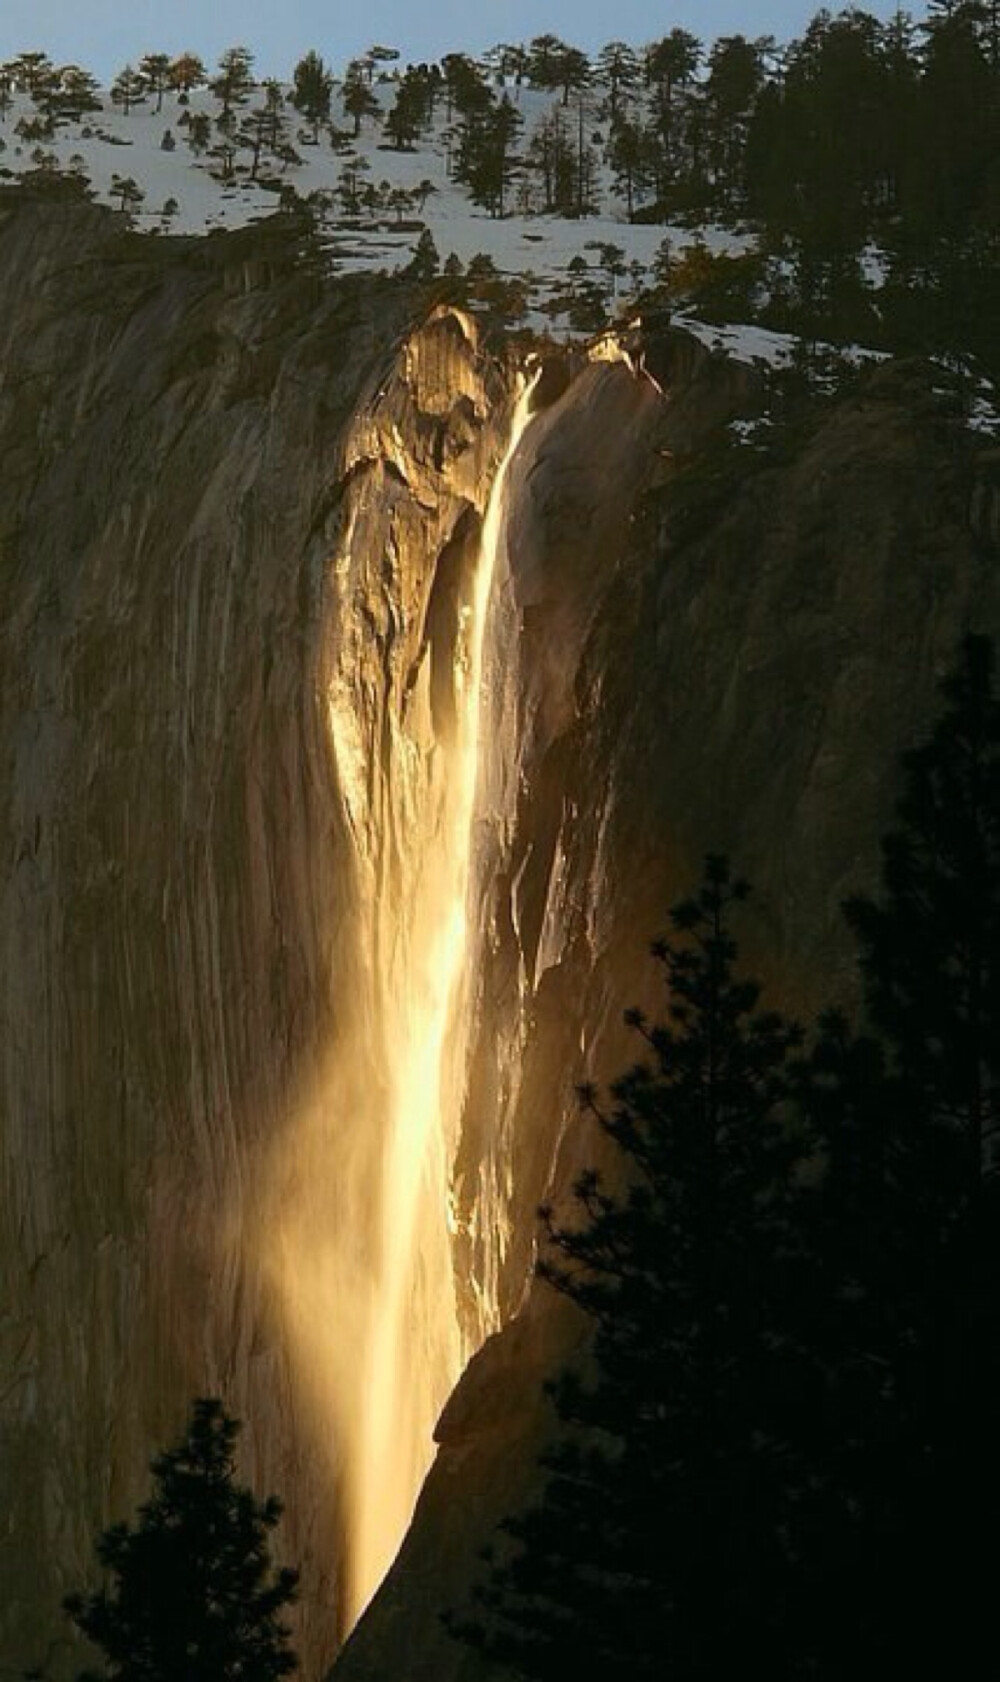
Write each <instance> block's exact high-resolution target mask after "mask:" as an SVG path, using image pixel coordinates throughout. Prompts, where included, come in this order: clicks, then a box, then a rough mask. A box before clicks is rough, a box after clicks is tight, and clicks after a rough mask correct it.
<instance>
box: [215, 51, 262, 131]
mask: <svg viewBox="0 0 1000 1682" xmlns="http://www.w3.org/2000/svg"><path fill="white" fill-rule="evenodd" d="M252 72H253V53H252V52H251V51H250V49H249V48H248V47H227V48H226V50H225V52H224V53H223V54H222V55H221V57H220V59H219V74H218V75H217V76H216V77H215V78H214V80H213V81H212V83H211V84H210V85H211V89H212V92H213V93H214V94H215V97H216V99H218V100H220V101H221V103H222V116H223V117H224V118H228V117H229V116H230V115H231V113H232V108H233V106H234V105H245V104H246V101H247V97H248V95H249V93H250V89H251V87H252V86H253V75H252Z"/></svg>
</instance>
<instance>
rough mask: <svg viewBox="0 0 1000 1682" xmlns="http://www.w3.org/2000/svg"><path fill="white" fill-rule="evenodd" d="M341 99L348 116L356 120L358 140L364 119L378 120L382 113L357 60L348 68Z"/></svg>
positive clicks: (355, 134) (355, 133)
mask: <svg viewBox="0 0 1000 1682" xmlns="http://www.w3.org/2000/svg"><path fill="white" fill-rule="evenodd" d="M341 98H342V100H343V105H344V110H345V111H346V112H347V115H348V116H349V117H353V118H354V138H355V140H356V139H357V138H358V136H359V134H360V133H361V122H362V118H364V117H372V118H374V119H376V120H377V119H378V116H379V111H380V107H379V102H378V100H377V98H376V97H375V95H374V94H373V93H372V90H371V88H370V86H369V85H368V82H367V81H366V80H365V76H364V71H363V68H362V65H361V64H360V62H359V61H358V60H357V59H353V60H352V62H351V63H350V64H349V65H348V66H347V74H346V75H345V77H344V86H343V89H342V92H341Z"/></svg>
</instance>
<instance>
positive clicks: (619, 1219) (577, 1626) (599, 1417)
mask: <svg viewBox="0 0 1000 1682" xmlns="http://www.w3.org/2000/svg"><path fill="white" fill-rule="evenodd" d="M745 892H746V890H745V887H744V885H743V884H741V883H739V882H736V881H733V880H732V878H731V876H730V873H729V870H728V867H727V866H726V864H725V861H724V860H721V859H714V858H713V859H709V860H708V862H707V868H706V874H705V879H704V882H703V885H702V887H701V889H700V891H699V893H698V894H697V896H696V898H695V899H693V900H691V901H688V902H685V903H684V904H683V905H680V906H678V907H676V908H675V910H674V912H673V913H672V919H671V920H672V925H673V932H672V934H671V936H670V937H669V938H668V939H665V940H663V941H661V942H658V943H657V945H656V947H655V948H654V951H655V953H656V956H657V958H658V960H659V962H660V964H661V965H662V968H663V971H664V976H665V979H666V982H667V986H668V989H669V1011H668V1020H667V1023H666V1024H665V1025H663V1026H658V1027H652V1028H651V1027H649V1026H648V1025H647V1024H646V1022H645V1021H644V1019H643V1018H642V1016H641V1015H640V1014H638V1013H636V1012H633V1013H630V1017H629V1020H630V1021H631V1022H632V1025H633V1026H634V1027H635V1029H636V1030H637V1032H638V1033H639V1034H640V1035H641V1036H642V1038H643V1041H644V1044H645V1047H646V1051H647V1057H648V1060H647V1061H646V1062H643V1063H641V1064H639V1065H637V1066H636V1067H635V1068H634V1069H633V1070H631V1072H630V1073H628V1074H627V1075H625V1076H624V1078H623V1079H621V1080H620V1081H618V1082H617V1084H616V1085H615V1087H614V1088H613V1093H614V1097H615V1104H614V1107H613V1108H612V1109H611V1110H610V1111H609V1112H608V1111H606V1110H605V1109H604V1108H602V1107H601V1106H600V1104H599V1103H598V1101H597V1098H596V1096H595V1094H594V1092H593V1090H592V1089H590V1088H587V1089H585V1090H584V1093H583V1097H584V1102H585V1104H586V1106H587V1108H588V1109H589V1110H590V1111H591V1112H592V1114H593V1115H594V1116H595V1117H596V1119H597V1122H598V1124H599V1126H600V1128H601V1130H602V1131H603V1133H604V1134H605V1135H606V1137H607V1138H608V1140H609V1141H610V1142H611V1144H612V1145H613V1146H615V1147H616V1148H617V1151H618V1153H620V1166H621V1179H622V1180H623V1181H624V1185H623V1186H621V1187H619V1185H611V1184H609V1182H608V1181H607V1180H606V1179H605V1177H604V1176H602V1175H601V1174H599V1173H597V1172H596V1171H592V1172H588V1173H586V1174H584V1175H583V1176H582V1177H581V1178H580V1180H579V1182H578V1183H577V1186H576V1188H575V1197H576V1212H575V1217H574V1218H573V1219H572V1220H566V1221H565V1222H564V1221H563V1220H561V1219H560V1218H558V1217H557V1216H556V1214H555V1213H554V1212H553V1211H552V1210H551V1209H549V1210H545V1211H543V1220H544V1229H545V1243H544V1248H543V1254H542V1260H541V1263H540V1269H539V1270H540V1272H541V1274H542V1277H543V1278H544V1279H546V1280H547V1281H548V1282H549V1283H550V1284H551V1285H552V1286H554V1287H555V1289H556V1290H558V1291H559V1292H561V1293H562V1294H563V1295H565V1296H566V1297H568V1298H569V1299H570V1301H571V1302H573V1303H575V1304H576V1305H577V1306H578V1307H579V1308H581V1309H582V1310H583V1311H584V1313H585V1314H586V1315H587V1316H589V1317H590V1319H591V1320H592V1322H593V1325H594V1338H593V1348H592V1364H591V1367H590V1369H589V1370H588V1369H587V1368H586V1367H585V1368H583V1369H582V1370H572V1371H568V1372H567V1373H565V1374H564V1375H563V1376H562V1377H561V1378H560V1379H559V1381H558V1382H557V1384H556V1385H555V1386H554V1389H553V1395H554V1400H555V1405H556V1410H557V1413H558V1415H559V1421H560V1433H559V1436H558V1437H557V1440H556V1442H555V1445H554V1446H553V1447H552V1448H551V1449H550V1450H549V1452H548V1453H547V1454H546V1456H545V1457H544V1460H543V1469H544V1470H545V1472H546V1473H547V1483H546V1485H545V1489H544V1493H543V1495H542V1498H541V1500H540V1502H539V1504H538V1505H537V1506H536V1507H534V1508H533V1509H531V1510H529V1511H528V1512H527V1513H525V1514H523V1515H521V1516H520V1517H518V1518H515V1519H512V1520H510V1521H509V1522H508V1524H507V1526H506V1530H507V1532H508V1534H509V1537H510V1538H512V1542H513V1545H512V1546H511V1545H509V1544H508V1546H507V1547H506V1548H504V1549H503V1550H502V1551H500V1552H499V1553H498V1555H497V1557H496V1558H495V1560H494V1562H493V1565H492V1569H491V1573H490V1576H489V1578H488V1580H487V1581H486V1583H485V1584H484V1585H483V1586H482V1588H481V1590H480V1593H479V1596H478V1603H479V1611H478V1612H477V1613H475V1614H473V1616H472V1617H467V1618H465V1619H464V1620H463V1619H460V1618H455V1619H452V1620H451V1625H452V1628H453V1630H454V1631H455V1633H457V1634H458V1635H459V1636H460V1637H461V1638H462V1639H465V1640H467V1641H470V1642H473V1643H476V1644H477V1645H479V1646H481V1647H483V1648H484V1649H485V1650H486V1652H487V1654H488V1656H489V1657H490V1658H492V1659H496V1660H498V1661H499V1662H501V1663H502V1664H505V1665H509V1666H510V1667H511V1668H512V1669H513V1670H514V1671H515V1673H516V1674H518V1675H522V1676H527V1677H534V1678H538V1679H548V1678H557V1677H558V1678H560V1679H562V1678H564V1677H567V1676H573V1677H580V1678H585V1679H589V1678H594V1679H596V1678H598V1677H600V1678H603V1679H607V1678H614V1679H616V1678H626V1677H627V1678H629V1679H630V1682H645V1679H646V1678H648V1679H650V1682H652V1679H653V1678H656V1679H657V1682H660V1679H661V1678H663V1677H664V1676H677V1677H685V1678H686V1677H712V1678H715V1677H722V1676H725V1675H727V1674H729V1673H730V1669H731V1667H732V1666H733V1665H735V1664H737V1663H741V1662H744V1661H745V1659H746V1656H747V1654H757V1655H760V1656H763V1655H765V1654H766V1656H767V1673H768V1675H769V1676H771V1677H772V1678H781V1677H786V1676H791V1675H792V1674H794V1673H795V1672H794V1670H793V1661H792V1657H791V1655H790V1654H789V1652H788V1651H786V1649H785V1645H784V1644H785V1643H786V1641H787V1636H788V1626H789V1620H788V1619H787V1616H786V1608H785V1603H786V1599H787V1597H788V1595H789V1591H790V1587H791V1585H792V1583H793V1574H792V1569H791V1562H790V1561H789V1560H788V1559H787V1558H786V1557H785V1554H784V1548H783V1540H782V1538H783V1535H784V1533H785V1530H786V1528H787V1522H788V1518H789V1514H790V1512H791V1511H792V1509H793V1508H794V1504H795V1500H796V1498H797V1496H798V1495H799V1494H800V1493H801V1491H802V1489H803V1488H804V1487H805V1484H806V1482H807V1468H806V1466H805V1463H804V1461H803V1455H802V1450H801V1446H800V1444H799V1435H800V1426H799V1424H798V1423H797V1421H798V1420H799V1419H800V1418H801V1416H802V1414H803V1412H808V1409H809V1406H810V1403H811V1401H812V1400H813V1397H814V1392H815V1387H816V1379H815V1373H814V1370H813V1363H812V1362H811V1359H810V1357H809V1355H808V1354H807V1352H806V1351H805V1348H804V1344H803V1341H802V1337H801V1328H802V1325H803V1322H804V1320H805V1318H806V1315H807V1308H806V1299H807V1296H808V1287H807V1283H806V1282H807V1280H808V1278H809V1271H808V1269H807V1268H806V1267H805V1266H804V1258H803V1257H802V1255H801V1254H800V1246H799V1242H798V1236H797V1234H798V1232H799V1228H800V1225H801V1223H800V1221H799V1219H798V1215H797V1208H798V1203H799V1200H800V1198H801V1196H802V1195H803V1193H801V1192H800V1190H799V1188H798V1186H797V1183H796V1171H797V1168H798V1165H799V1162H800V1160H801V1157H802V1147H801V1146H800V1145H799V1144H797V1143H796V1141H795V1139H794V1138H793V1137H792V1135H791V1134H790V1133H789V1132H788V1131H787V1130H786V1129H785V1128H784V1127H783V1126H782V1125H781V1124H780V1121H779V1114H778V1112H779V1107H780V1104H781V1100H782V1098H783V1096H784V1095H785V1094H786V1091H787V1089H788V1077H787V1065H788V1059H789V1054H790V1052H791V1050H792V1048H793V1047H794V1046H795V1045H796V1044H797V1042H798V1038H799V1036H798V1032H797V1030H796V1029H795V1028H794V1027H792V1026H790V1025H789V1024H788V1023H786V1022H784V1021H783V1020H782V1019H781V1018H779V1017H778V1016H776V1015H773V1014H767V1015H763V1014H759V1013H758V1012H757V1003H758V989H757V987H756V986H755V984H753V983H752V982H748V981H743V980H740V979H738V978H737V976H736V975H735V973H734V964H735V959H736V947H735V944H734V942H733V940H732V937H731V934H730V930H729V918H730V913H731V911H732V909H733V907H734V906H735V905H737V904H738V903H739V902H740V901H741V900H742V899H743V898H744V896H745Z"/></svg>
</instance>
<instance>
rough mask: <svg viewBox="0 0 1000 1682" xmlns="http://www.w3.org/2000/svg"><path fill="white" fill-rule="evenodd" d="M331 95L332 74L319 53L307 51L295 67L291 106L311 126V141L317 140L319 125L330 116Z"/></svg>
mask: <svg viewBox="0 0 1000 1682" xmlns="http://www.w3.org/2000/svg"><path fill="white" fill-rule="evenodd" d="M332 94H333V72H332V71H330V70H328V69H327V67H326V65H325V64H324V62H323V60H322V59H321V58H320V56H319V53H317V52H315V51H312V50H311V51H309V52H307V53H306V54H305V56H304V57H303V58H300V59H299V62H298V64H297V65H296V66H295V73H294V86H293V88H292V104H293V105H294V106H295V109H296V110H297V111H301V112H302V115H303V116H304V117H305V119H306V121H307V122H310V123H311V124H312V130H313V140H314V141H318V140H319V129H320V124H321V123H325V122H326V120H327V118H328V117H329V115H330V101H331V98H332Z"/></svg>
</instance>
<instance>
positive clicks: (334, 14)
mask: <svg viewBox="0 0 1000 1682" xmlns="http://www.w3.org/2000/svg"><path fill="white" fill-rule="evenodd" d="M819 4H820V0H816V3H815V4H810V3H808V0H756V3H754V0H676V3H675V4H671V5H669V6H665V5H662V4H659V5H658V4H654V3H652V0H475V3H473V0H423V4H421V3H420V0H416V3H415V0H362V3H360V4H354V5H348V4H344V3H343V0H340V3H338V0H332V3H331V0H277V3H276V0H172V3H171V4H170V5H169V6H165V5H164V4H163V0H0V60H2V59H4V58H10V57H12V56H13V55H14V54H15V53H17V52H21V51H23V50H25V49H31V48H42V49H44V50H45V51H46V52H48V53H49V54H50V55H51V56H52V58H54V59H55V60H56V61H57V62H58V63H69V62H72V63H78V64H83V65H85V66H86V68H87V69H89V70H92V71H93V72H94V73H95V74H96V75H98V76H99V77H101V78H102V79H106V78H107V77H108V76H109V75H110V74H112V73H113V72H114V71H116V70H118V69H120V68H121V66H122V65H123V64H124V63H125V62H126V61H127V60H131V61H133V62H134V61H135V60H136V59H137V58H138V57H140V56H141V55H142V54H143V53H144V52H169V53H177V52H180V51H182V50H183V49H184V48H186V47H190V48H191V49H192V50H193V51H195V52H197V53H200V55H201V57H202V58H204V59H205V60H206V62H207V63H214V61H215V59H216V58H217V57H218V54H219V53H220V52H221V51H222V49H223V48H224V47H228V46H233V45H235V44H237V43H239V44H240V45H246V46H249V47H250V48H251V49H252V50H253V51H254V53H255V54H256V60H257V62H256V70H257V74H258V75H261V76H267V75H274V76H279V77H282V78H287V77H289V76H290V74H291V70H292V67H293V65H294V64H295V62H296V60H297V59H299V58H300V57H301V56H302V54H303V53H304V52H305V51H306V50H307V49H308V48H310V47H315V48H316V50H317V51H318V52H320V53H321V54H322V55H323V57H324V58H325V59H327V60H328V62H330V63H332V65H333V67H334V69H335V70H339V69H340V68H341V67H342V66H343V64H344V62H345V61H346V60H347V59H348V58H351V57H353V56H355V55H356V54H357V53H359V52H363V51H364V49H365V48H366V47H368V46H370V45H371V44H372V43H373V42H375V41H379V42H382V43H383V44H384V45H386V46H393V47H397V48H399V50H400V52H401V54H402V56H403V58H404V60H405V59H413V60H420V59H431V58H439V57H440V56H441V54H442V53H445V52H476V51H481V50H482V49H484V48H486V47H489V46H492V45H494V43H496V42H497V41H526V40H529V39H530V38H531V37H532V36H533V35H541V34H543V33H547V32H550V31H551V33H553V34H555V35H559V36H561V37H562V38H563V39H564V40H567V41H571V42H572V43H573V44H574V45H575V46H580V47H583V48H586V49H587V50H592V49H594V48H596V47H599V46H602V45H603V44H604V42H606V41H608V40H612V39H616V40H625V41H629V42H631V43H633V44H634V45H636V46H639V45H642V44H643V43H644V42H645V41H649V40H654V39H656V38H657V37H658V36H660V35H664V34H666V33H667V32H668V31H669V30H670V29H672V28H674V27H676V26H678V25H679V26H681V27H683V28H685V29H690V30H691V31H692V32H693V33H694V34H696V35H698V36H699V37H700V38H701V39H702V40H712V39H714V38H715V37H716V36H717V35H726V34H736V33H741V34H744V35H751V36H756V35H764V34H771V35H775V36H777V37H778V39H779V40H787V39H790V38H791V37H793V36H795V35H797V34H799V33H801V31H802V29H803V27H804V25H805V24H806V23H807V22H808V21H809V19H810V17H812V15H813V14H814V13H815V12H816V11H817V10H818V9H819ZM836 9H838V7H837V4H836V0H831V10H836ZM864 9H865V10H867V11H871V12H874V13H875V14H876V15H877V16H880V17H888V16H889V15H890V14H891V13H892V12H893V11H895V9H896V7H895V4H894V3H884V0H883V3H880V0H870V3H869V4H867V5H866V6H865V8H864ZM911 10H912V11H913V12H914V13H915V14H916V15H922V13H923V11H924V7H923V6H922V5H921V4H919V3H916V4H913V5H912V7H911Z"/></svg>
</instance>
